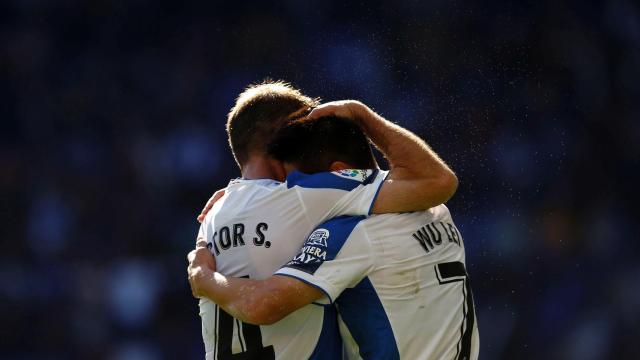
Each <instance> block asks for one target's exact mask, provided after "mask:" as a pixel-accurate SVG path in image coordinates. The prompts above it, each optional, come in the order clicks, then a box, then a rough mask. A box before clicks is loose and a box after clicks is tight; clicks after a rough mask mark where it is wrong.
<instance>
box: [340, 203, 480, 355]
mask: <svg viewBox="0 0 640 360" xmlns="http://www.w3.org/2000/svg"><path fill="white" fill-rule="evenodd" d="M360 230H362V231H364V233H365V236H367V237H368V239H369V242H370V246H371V254H372V255H373V259H372V264H371V271H370V272H369V273H368V274H367V276H366V277H365V278H364V279H362V280H361V281H360V282H359V283H358V284H357V285H355V286H354V287H352V288H350V289H346V290H345V291H344V292H343V293H342V294H341V295H340V297H339V298H338V300H337V304H338V309H339V313H340V314H341V317H342V320H343V323H342V324H341V327H342V332H343V333H344V334H345V336H344V338H347V339H349V338H350V337H351V336H352V337H353V339H354V341H346V347H347V348H348V349H350V353H351V356H350V357H354V358H357V357H358V354H359V355H360V356H362V357H363V358H365V359H374V358H381V357H380V356H381V355H380V354H386V356H384V358H394V357H396V356H397V357H399V358H402V359H465V360H468V359H476V358H477V357H478V347H479V342H478V330H477V323H476V321H475V311H474V304H473V297H472V294H471V287H470V285H469V279H468V276H467V273H466V270H465V265H464V263H465V253H464V244H463V242H462V236H461V235H460V232H459V231H458V229H457V228H456V226H455V225H454V223H453V220H452V219H451V215H450V213H449V210H448V209H447V207H446V206H444V205H440V206H437V207H435V208H432V209H430V210H427V211H424V212H416V213H408V214H391V215H380V216H372V217H371V218H369V219H366V220H363V221H362V223H361V224H360ZM354 235H356V236H357V234H354ZM363 322H364V323H363ZM371 329H376V330H374V331H371ZM357 344H358V345H359V346H358V345H357ZM394 349H397V350H396V351H397V352H396V351H394Z"/></svg>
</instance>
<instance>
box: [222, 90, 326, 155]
mask: <svg viewBox="0 0 640 360" xmlns="http://www.w3.org/2000/svg"><path fill="white" fill-rule="evenodd" d="M317 105H318V99H312V98H310V97H308V96H305V95H303V94H302V93H301V92H300V91H299V90H298V89H295V88H294V87H292V86H291V85H290V84H288V83H285V82H283V81H271V80H266V81H264V82H262V83H260V84H257V85H251V86H249V87H247V88H246V89H245V90H244V91H243V92H242V93H241V94H240V95H239V96H238V99H237V100H236V103H235V105H234V107H233V108H232V109H231V111H230V112H229V116H228V118H227V134H228V135H229V145H230V146H231V152H232V153H233V156H234V157H235V159H236V162H237V163H238V165H240V166H241V167H242V164H244V163H246V162H247V160H248V159H249V157H250V156H251V154H253V153H258V154H261V153H266V151H267V144H269V143H270V142H271V141H272V139H273V136H274V135H275V134H276V132H277V131H278V129H280V127H281V126H282V125H283V124H285V123H286V122H287V121H290V120H291V119H292V118H295V117H299V116H302V115H306V113H307V112H308V111H309V110H310V109H311V108H313V107H315V106H317Z"/></svg>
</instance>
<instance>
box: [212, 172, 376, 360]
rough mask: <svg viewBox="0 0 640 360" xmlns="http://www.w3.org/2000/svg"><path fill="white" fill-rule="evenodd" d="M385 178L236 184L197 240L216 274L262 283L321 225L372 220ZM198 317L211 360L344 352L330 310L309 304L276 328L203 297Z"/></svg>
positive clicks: (299, 177) (354, 175) (317, 177)
mask: <svg viewBox="0 0 640 360" xmlns="http://www.w3.org/2000/svg"><path fill="white" fill-rule="evenodd" d="M386 175H387V172H385V171H378V170H343V171H338V172H333V173H328V172H327V173H319V174H314V175H306V174H302V173H299V172H293V173H291V174H290V175H289V176H288V177H287V181H286V182H285V183H280V182H277V181H274V180H269V179H262V180H244V179H238V180H233V181H231V182H230V183H229V186H228V187H227V189H226V193H225V195H224V196H223V197H222V198H221V199H220V200H219V201H218V202H217V203H216V204H215V205H214V207H213V208H212V209H211V211H210V212H209V214H208V215H207V217H206V218H205V220H204V222H203V223H202V226H201V228H200V235H201V236H203V237H204V238H205V239H206V240H207V245H208V246H209V248H210V249H211V252H212V253H213V255H214V256H215V258H216V266H217V271H219V272H220V273H223V274H225V275H229V276H234V277H249V278H252V279H263V278H266V277H268V276H271V275H272V274H273V273H274V272H275V271H276V270H277V269H278V268H280V267H281V266H282V264H285V263H286V262H287V261H289V260H290V259H291V258H292V257H293V256H294V255H295V254H296V253H297V252H298V251H299V250H300V247H301V246H302V244H303V243H304V241H305V239H306V238H307V236H308V235H309V233H311V231H312V230H313V229H314V228H315V227H316V226H318V225H319V224H320V223H322V222H323V221H326V220H328V219H330V218H332V217H335V216H340V215H345V214H350V215H366V214H368V213H369V212H370V210H371V207H372V205H373V202H374V200H375V197H376V195H377V193H378V190H379V188H380V186H381V184H382V182H383V181H384V178H385V177H386ZM200 315H201V317H202V336H203V340H204V344H205V351H206V359H231V358H234V359H236V358H237V359H268V358H272V359H273V358H278V359H296V360H298V359H307V358H316V359H322V358H328V359H333V358H336V356H338V357H339V356H340V354H341V351H342V346H341V340H340V335H339V330H338V323H337V316H336V314H335V309H334V308H333V307H332V306H322V305H314V304H311V305H308V306H306V307H304V308H302V309H300V310H298V311H296V312H295V313H293V314H291V315H289V316H287V317H285V318H284V319H282V320H281V321H279V322H277V323H275V324H273V325H269V326H256V325H250V324H244V323H242V322H240V321H238V320H237V319H234V318H232V317H231V316H230V315H229V314H228V313H226V312H225V311H224V310H222V309H220V308H219V307H218V306H217V305H216V304H215V303H213V302H212V301H210V300H207V299H202V300H200ZM318 344H322V346H321V347H316V345H318Z"/></svg>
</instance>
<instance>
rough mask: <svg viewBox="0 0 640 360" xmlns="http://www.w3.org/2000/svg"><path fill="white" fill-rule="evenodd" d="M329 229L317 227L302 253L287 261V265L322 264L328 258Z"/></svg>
mask: <svg viewBox="0 0 640 360" xmlns="http://www.w3.org/2000/svg"><path fill="white" fill-rule="evenodd" d="M329 235H330V233H329V230H327V229H316V230H315V231H314V232H312V233H311V235H309V238H308V239H307V241H305V243H304V246H303V247H302V250H300V253H299V254H298V255H296V257H294V258H293V260H291V261H289V262H288V263H287V266H293V267H296V266H297V265H309V264H320V263H322V262H323V261H325V260H327V239H328V238H329Z"/></svg>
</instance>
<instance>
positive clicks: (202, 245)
mask: <svg viewBox="0 0 640 360" xmlns="http://www.w3.org/2000/svg"><path fill="white" fill-rule="evenodd" d="M207 245H208V244H207V240H205V239H203V238H198V240H196V250H197V249H200V248H205V249H206V248H207Z"/></svg>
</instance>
